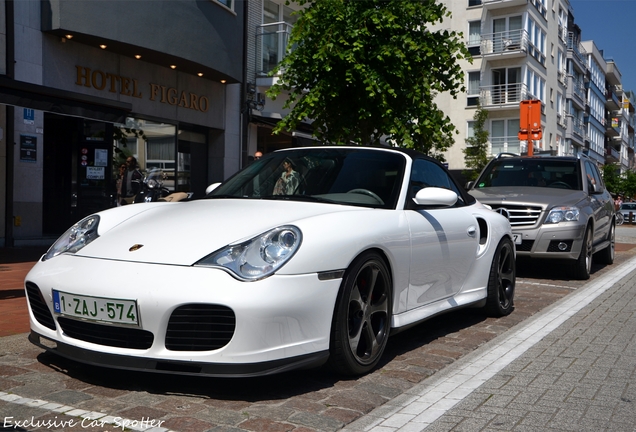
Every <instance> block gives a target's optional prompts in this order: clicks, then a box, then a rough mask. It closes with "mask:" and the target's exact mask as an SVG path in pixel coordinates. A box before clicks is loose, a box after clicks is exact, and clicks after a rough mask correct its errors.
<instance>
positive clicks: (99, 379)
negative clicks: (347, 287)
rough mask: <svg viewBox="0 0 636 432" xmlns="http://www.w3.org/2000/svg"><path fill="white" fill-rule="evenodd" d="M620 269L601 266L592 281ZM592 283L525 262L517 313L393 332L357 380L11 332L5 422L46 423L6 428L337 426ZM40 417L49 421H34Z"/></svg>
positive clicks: (303, 430)
mask: <svg viewBox="0 0 636 432" xmlns="http://www.w3.org/2000/svg"><path fill="white" fill-rule="evenodd" d="M617 240H618V243H619V244H618V245H617V257H616V262H615V264H614V266H618V265H620V264H621V263H623V262H625V261H626V260H627V259H629V258H631V257H632V256H633V255H634V254H636V228H632V227H625V226H623V227H618V228H617ZM614 266H598V265H595V266H594V267H593V274H592V279H594V278H598V277H599V276H601V275H603V274H605V273H607V272H610V271H611V270H612V268H614ZM583 284H584V283H583V282H581V281H571V280H568V279H567V274H564V273H563V267H562V266H561V265H558V264H555V265H545V263H540V262H539V263H535V262H525V261H524V262H521V263H520V265H519V266H518V280H517V291H516V297H515V311H514V312H513V313H512V314H511V315H510V316H508V317H504V318H500V319H493V318H487V317H485V316H484V315H483V314H482V313H481V311H479V310H475V309H466V310H461V311H456V312H453V313H450V314H447V315H443V316H440V317H437V318H434V319H431V320H429V321H427V322H425V323H423V324H421V325H418V326H416V327H414V328H411V329H410V330H408V331H405V332H403V333H400V334H397V335H395V336H393V337H391V338H390V340H389V343H388V346H387V350H386V353H385V355H384V357H383V362H382V363H381V364H380V366H379V367H378V368H377V370H376V371H374V372H373V373H370V374H368V375H366V376H363V377H360V378H357V379H342V378H340V377H337V376H335V375H333V374H332V373H331V372H330V371H327V370H322V369H318V370H309V371H296V372H292V373H286V374H281V375H276V376H272V377H260V378H252V379H218V378H201V377H187V376H179V377H175V376H164V375H158V374H149V373H148V374H144V373H133V372H127V371H113V370H108V369H103V368H97V367H92V366H87V365H82V364H79V363H75V362H72V361H68V360H64V359H61V358H58V357H56V356H53V355H50V354H48V353H45V352H42V350H40V349H38V348H37V347H35V346H33V345H31V344H30V343H28V342H27V341H26V334H23V333H22V334H16V335H12V336H7V337H3V338H1V339H0V420H2V419H3V418H4V419H5V421H6V419H7V418H9V417H11V418H12V419H11V420H10V421H13V422H16V421H23V422H25V421H26V420H33V421H35V422H36V423H31V424H26V423H25V424H24V425H23V426H25V427H22V428H12V427H9V428H8V429H7V428H5V429H0V430H29V431H30V430H47V431H57V430H59V431H62V430H63V431H80V430H81V431H84V430H89V431H93V430H94V431H105V430H122V429H121V426H122V425H123V422H124V419H125V420H126V421H129V422H130V423H128V426H132V427H134V428H137V429H138V430H142V429H144V428H143V427H142V426H144V427H145V428H146V429H147V430H151V431H153V432H161V431H167V430H174V431H178V432H198V431H201V432H203V431H215V432H240V431H259V432H267V431H274V432H278V431H280V432H287V431H294V432H310V431H336V430H339V429H342V428H343V427H345V426H346V425H348V424H350V423H351V422H353V421H354V420H356V419H359V418H360V417H362V416H364V415H365V414H367V413H369V412H370V411H372V410H373V409H375V408H377V407H379V406H382V405H383V404H384V403H386V402H387V401H389V400H391V399H393V398H395V397H397V396H400V395H401V394H403V393H404V392H405V391H407V390H408V389H411V388H412V387H413V386H415V385H417V384H419V383H421V382H422V381H424V380H425V379H427V378H429V377H431V376H432V375H434V374H435V373H436V372H438V371H440V370H442V369H443V368H445V367H446V366H448V365H450V364H452V363H453V362H455V361H456V360H457V359H459V358H461V357H463V356H465V355H466V354H468V353H470V352H472V351H474V350H475V349H477V348H478V347H480V346H481V345H483V344H485V343H486V342H488V341H490V340H492V339H494V338H495V337H497V336H498V335H501V334H503V333H504V332H506V331H507V330H509V329H511V328H513V327H514V326H515V325H517V324H519V323H521V322H523V321H524V320H525V319H527V318H528V317H530V316H532V315H534V314H536V313H537V312H539V311H541V310H542V309H544V308H545V307H547V306H549V305H551V304H552V303H554V302H555V301H557V300H559V299H561V298H563V297H564V296H567V295H568V294H570V293H572V292H574V291H576V290H577V288H579V287H581V286H583ZM92 418H95V420H90V419H92ZM70 419H74V420H76V422H75V423H74V424H69V423H68V420H70ZM99 419H101V420H99ZM104 419H108V420H110V422H103V420H104ZM116 419H120V420H116ZM47 420H48V421H49V423H48V424H46V423H42V422H46V421H47ZM37 421H39V422H40V423H39V424H40V426H43V425H44V426H49V427H40V428H37V427H34V426H33V424H36V426H37ZM63 421H67V422H66V423H65V424H63V425H62V424H60V423H61V422H63ZM100 421H101V423H100ZM55 422H57V423H55ZM143 422H145V423H143ZM11 425H13V426H15V423H9V426H11ZM0 427H2V425H1V424H0ZM153 427H154V428H153Z"/></svg>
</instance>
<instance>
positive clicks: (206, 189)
mask: <svg viewBox="0 0 636 432" xmlns="http://www.w3.org/2000/svg"><path fill="white" fill-rule="evenodd" d="M220 185H221V183H212V184H211V185H210V186H208V187H206V188H205V194H206V195H207V194H209V193H210V192H212V191H213V190H214V189H216V188H218V187H219V186H220Z"/></svg>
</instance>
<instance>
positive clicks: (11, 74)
mask: <svg viewBox="0 0 636 432" xmlns="http://www.w3.org/2000/svg"><path fill="white" fill-rule="evenodd" d="M4 8H5V11H4V12H5V14H4V16H5V19H6V29H7V36H6V37H7V39H6V69H7V70H6V76H7V78H10V79H15V45H14V31H15V30H14V29H15V26H14V16H13V15H14V14H13V0H6V1H5V2H4ZM6 108H7V113H6V127H5V129H6V130H5V133H4V135H5V142H6V149H7V150H6V157H7V159H6V168H7V169H6V171H7V172H6V192H5V204H6V205H5V215H4V217H5V219H4V220H5V228H4V245H5V247H13V246H14V240H13V184H14V183H13V173H14V166H13V164H14V161H13V158H14V153H15V142H14V140H15V137H14V134H15V124H14V119H15V107H14V106H13V105H7V107H6Z"/></svg>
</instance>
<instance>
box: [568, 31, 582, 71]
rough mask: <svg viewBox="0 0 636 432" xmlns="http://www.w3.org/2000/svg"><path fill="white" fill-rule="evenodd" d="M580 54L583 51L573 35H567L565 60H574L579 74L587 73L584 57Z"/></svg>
mask: <svg viewBox="0 0 636 432" xmlns="http://www.w3.org/2000/svg"><path fill="white" fill-rule="evenodd" d="M582 52H585V50H584V49H583V48H582V47H581V46H580V44H579V41H578V40H576V39H575V38H574V34H573V33H568V51H567V58H568V59H572V60H574V64H575V65H576V66H577V69H579V70H580V71H581V72H587V65H586V63H585V57H584V56H583V54H582Z"/></svg>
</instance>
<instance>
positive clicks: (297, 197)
mask: <svg viewBox="0 0 636 432" xmlns="http://www.w3.org/2000/svg"><path fill="white" fill-rule="evenodd" d="M261 199H271V200H285V201H308V202H320V203H330V204H333V203H335V201H333V200H330V199H326V198H321V197H317V196H313V195H264V196H262V197H261Z"/></svg>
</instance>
